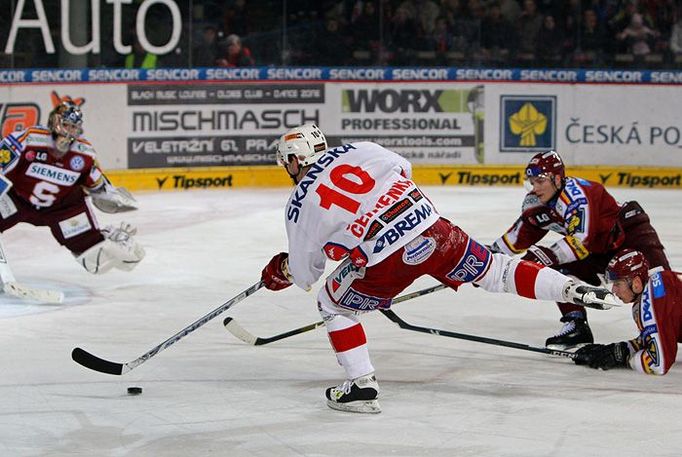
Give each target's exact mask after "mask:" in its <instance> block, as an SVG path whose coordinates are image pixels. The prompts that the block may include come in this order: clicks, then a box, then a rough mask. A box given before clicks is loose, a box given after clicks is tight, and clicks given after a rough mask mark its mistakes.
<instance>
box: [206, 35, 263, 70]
mask: <svg viewBox="0 0 682 457" xmlns="http://www.w3.org/2000/svg"><path fill="white" fill-rule="evenodd" d="M223 45H224V52H223V56H222V57H221V58H219V59H218V60H217V62H216V63H217V65H218V66H219V67H251V66H253V65H255V64H256V62H255V61H254V59H253V57H252V56H251V50H250V49H249V48H247V47H246V46H243V45H242V40H241V39H240V38H239V37H238V36H237V35H235V34H232V35H228V36H227V38H225V41H224V43H223Z"/></svg>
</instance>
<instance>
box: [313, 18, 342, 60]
mask: <svg viewBox="0 0 682 457" xmlns="http://www.w3.org/2000/svg"><path fill="white" fill-rule="evenodd" d="M314 41H315V46H312V47H311V50H312V52H313V56H312V62H314V64H315V65H331V66H334V65H336V66H343V65H347V64H348V63H349V58H350V47H349V44H350V43H349V42H348V35H347V34H346V33H344V32H343V31H342V30H341V25H340V22H339V20H338V19H337V18H336V17H330V18H328V19H327V20H326V22H325V27H324V30H322V31H321V32H320V33H319V35H318V36H317V39H316V40H314Z"/></svg>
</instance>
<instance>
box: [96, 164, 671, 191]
mask: <svg viewBox="0 0 682 457" xmlns="http://www.w3.org/2000/svg"><path fill="white" fill-rule="evenodd" d="M567 171H568V173H569V174H572V175H575V176H580V177H581V178H584V179H588V180H590V181H595V182H599V183H602V184H604V185H606V186H607V187H625V188H640V189H641V188H658V189H680V188H682V182H681V181H682V169H675V168H646V167H627V166H620V167H615V166H599V167H596V166H589V167H581V166H574V167H570V168H568V170H567ZM107 176H109V177H110V179H111V180H112V182H114V183H115V184H116V185H119V186H125V187H127V188H128V189H130V190H160V191H166V190H191V189H226V188H232V187H273V186H288V185H291V180H290V179H289V176H288V175H287V174H286V173H285V172H284V170H283V169H281V168H279V167H277V166H259V167H256V166H252V167H212V168H211V167H208V168H164V169H146V170H112V171H109V172H108V173H107ZM413 178H414V180H415V181H416V182H417V184H419V185H444V186H483V187H493V186H519V185H523V166H518V165H507V166H494V167H491V166H457V167H450V166H436V165H434V166H415V167H414V168H413Z"/></svg>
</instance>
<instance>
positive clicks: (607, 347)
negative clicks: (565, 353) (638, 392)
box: [573, 342, 630, 370]
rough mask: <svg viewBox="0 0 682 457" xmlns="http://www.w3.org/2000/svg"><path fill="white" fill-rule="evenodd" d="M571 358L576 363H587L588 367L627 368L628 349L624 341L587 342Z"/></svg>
mask: <svg viewBox="0 0 682 457" xmlns="http://www.w3.org/2000/svg"><path fill="white" fill-rule="evenodd" d="M575 354H576V358H575V359H573V361H574V362H575V364H576V365H587V366H589V367H590V368H597V369H598V368H601V369H602V370H610V369H611V368H627V367H628V366H629V363H628V362H629V360H630V350H629V349H628V344H627V343H626V342H621V343H611V344H588V345H587V346H584V347H581V348H580V349H578V350H577V351H576V353H575Z"/></svg>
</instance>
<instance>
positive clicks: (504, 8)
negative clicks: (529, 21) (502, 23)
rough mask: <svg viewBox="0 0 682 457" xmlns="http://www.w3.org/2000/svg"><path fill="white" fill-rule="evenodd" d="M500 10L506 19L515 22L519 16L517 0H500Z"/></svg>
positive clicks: (519, 8) (511, 22)
mask: <svg viewBox="0 0 682 457" xmlns="http://www.w3.org/2000/svg"><path fill="white" fill-rule="evenodd" d="M500 12H501V13H502V17H503V18H504V19H505V20H506V21H508V22H509V23H510V24H515V23H516V20H517V19H518V18H519V17H520V16H521V7H520V6H519V2H518V1H517V0H500Z"/></svg>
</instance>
